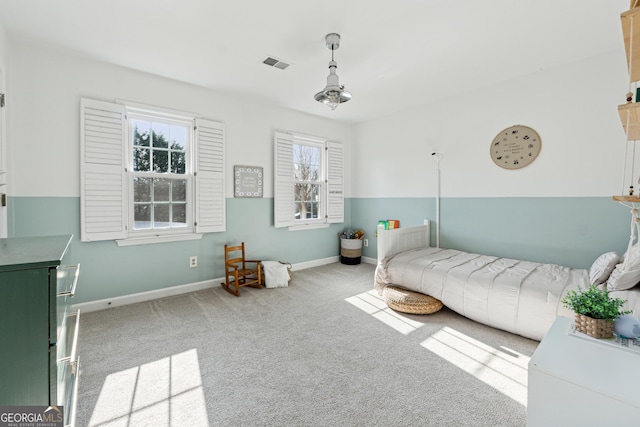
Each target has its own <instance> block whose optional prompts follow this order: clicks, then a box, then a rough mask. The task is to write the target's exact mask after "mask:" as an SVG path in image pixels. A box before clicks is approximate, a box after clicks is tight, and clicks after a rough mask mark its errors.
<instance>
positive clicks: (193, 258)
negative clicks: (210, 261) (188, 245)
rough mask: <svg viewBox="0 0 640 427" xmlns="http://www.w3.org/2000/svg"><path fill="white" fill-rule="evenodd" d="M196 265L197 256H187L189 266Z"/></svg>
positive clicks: (194, 266)
mask: <svg viewBox="0 0 640 427" xmlns="http://www.w3.org/2000/svg"><path fill="white" fill-rule="evenodd" d="M197 266H198V257H197V256H192V257H191V258H189V268H196V267H197Z"/></svg>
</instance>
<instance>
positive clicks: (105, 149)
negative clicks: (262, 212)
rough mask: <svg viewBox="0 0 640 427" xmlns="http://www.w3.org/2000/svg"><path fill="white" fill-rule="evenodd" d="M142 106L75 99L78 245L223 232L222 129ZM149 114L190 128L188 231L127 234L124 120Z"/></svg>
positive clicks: (128, 162)
mask: <svg viewBox="0 0 640 427" xmlns="http://www.w3.org/2000/svg"><path fill="white" fill-rule="evenodd" d="M141 105H142V104H135V103H128V102H127V103H124V102H122V101H118V102H117V103H111V102H105V101H98V100H93V99H88V98H81V100H80V106H81V108H80V128H81V129H80V240H81V241H83V242H90V241H104V240H115V241H116V243H117V244H118V245H119V246H129V245H138V244H147V243H161V242H172V241H181V240H194V239H201V238H202V235H203V233H212V232H224V231H226V192H225V190H226V189H225V161H226V160H225V157H226V155H225V151H226V143H225V139H226V130H225V125H224V124H223V123H220V122H216V121H212V120H208V119H204V118H200V117H198V116H197V115H195V114H191V113H182V114H177V113H176V112H175V111H172V110H168V109H163V108H157V107H147V106H141ZM149 110H150V111H153V112H154V113H157V114H159V115H164V116H170V117H171V118H172V119H177V120H185V119H186V120H185V121H189V120H190V121H191V123H192V124H191V128H192V152H191V159H192V168H193V169H192V176H191V184H190V185H189V184H188V191H191V200H192V208H191V209H190V212H191V217H190V222H191V228H190V230H186V229H185V228H182V229H176V231H173V230H172V231H171V232H164V231H165V230H154V232H153V233H150V234H146V235H142V234H141V233H137V232H136V233H134V232H132V226H131V223H130V217H132V215H133V211H132V208H133V202H132V199H131V197H132V194H133V191H132V188H131V185H132V184H130V182H131V183H133V179H130V171H131V169H132V167H131V166H132V162H133V160H132V158H133V144H132V143H131V142H130V138H131V137H130V136H129V135H130V132H129V127H130V125H129V120H128V117H127V115H128V114H129V113H130V111H135V112H136V113H139V112H141V111H149ZM131 135H132V132H131ZM159 231H163V232H162V233H160V232H159Z"/></svg>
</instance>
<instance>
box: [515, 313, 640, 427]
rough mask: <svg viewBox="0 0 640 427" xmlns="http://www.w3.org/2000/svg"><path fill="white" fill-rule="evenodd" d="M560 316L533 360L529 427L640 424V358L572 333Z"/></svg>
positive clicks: (570, 320) (528, 407) (528, 409)
mask: <svg viewBox="0 0 640 427" xmlns="http://www.w3.org/2000/svg"><path fill="white" fill-rule="evenodd" d="M572 323H573V320H572V319H569V318H566V317H558V319H556V321H555V322H554V324H553V325H552V327H551V329H549V332H547V334H546V335H545V337H544V338H543V340H542V342H541V343H540V345H539V346H538V348H537V349H536V351H535V353H534V354H533V356H532V357H531V360H530V361H529V371H528V372H529V385H528V399H527V400H528V403H527V427H536V426H544V427H550V426H563V427H565V426H574V425H575V426H592V425H593V426H595V425H615V424H618V423H619V424H618V425H640V353H638V352H635V351H629V350H626V349H624V348H617V347H614V346H611V345H608V344H605V343H600V342H598V341H597V340H595V339H590V338H588V337H586V338H582V337H576V336H572V335H570V334H569V331H570V329H571V325H572Z"/></svg>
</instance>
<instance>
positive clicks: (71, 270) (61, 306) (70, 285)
mask: <svg viewBox="0 0 640 427" xmlns="http://www.w3.org/2000/svg"><path fill="white" fill-rule="evenodd" d="M79 276H80V264H78V265H61V266H59V267H58V268H57V271H56V322H55V325H51V327H52V329H53V328H54V327H55V328H56V331H55V335H52V337H54V336H55V337H56V338H55V339H52V340H51V342H52V343H55V342H59V341H64V340H65V336H64V335H65V331H66V321H67V317H68V315H69V314H70V313H71V298H73V297H74V296H75V293H76V288H77V286H78V277H79ZM52 332H53V331H52Z"/></svg>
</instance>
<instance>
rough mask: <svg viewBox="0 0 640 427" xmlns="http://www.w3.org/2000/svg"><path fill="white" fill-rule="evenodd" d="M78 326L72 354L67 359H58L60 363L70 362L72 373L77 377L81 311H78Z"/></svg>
mask: <svg viewBox="0 0 640 427" xmlns="http://www.w3.org/2000/svg"><path fill="white" fill-rule="evenodd" d="M75 316H76V325H75V330H74V331H73V342H72V344H71V354H69V356H67V357H63V358H61V359H58V362H69V365H71V372H72V373H73V374H74V375H75V374H76V373H77V368H78V357H77V355H76V352H77V350H78V333H79V332H80V310H78V311H76V314H75Z"/></svg>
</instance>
